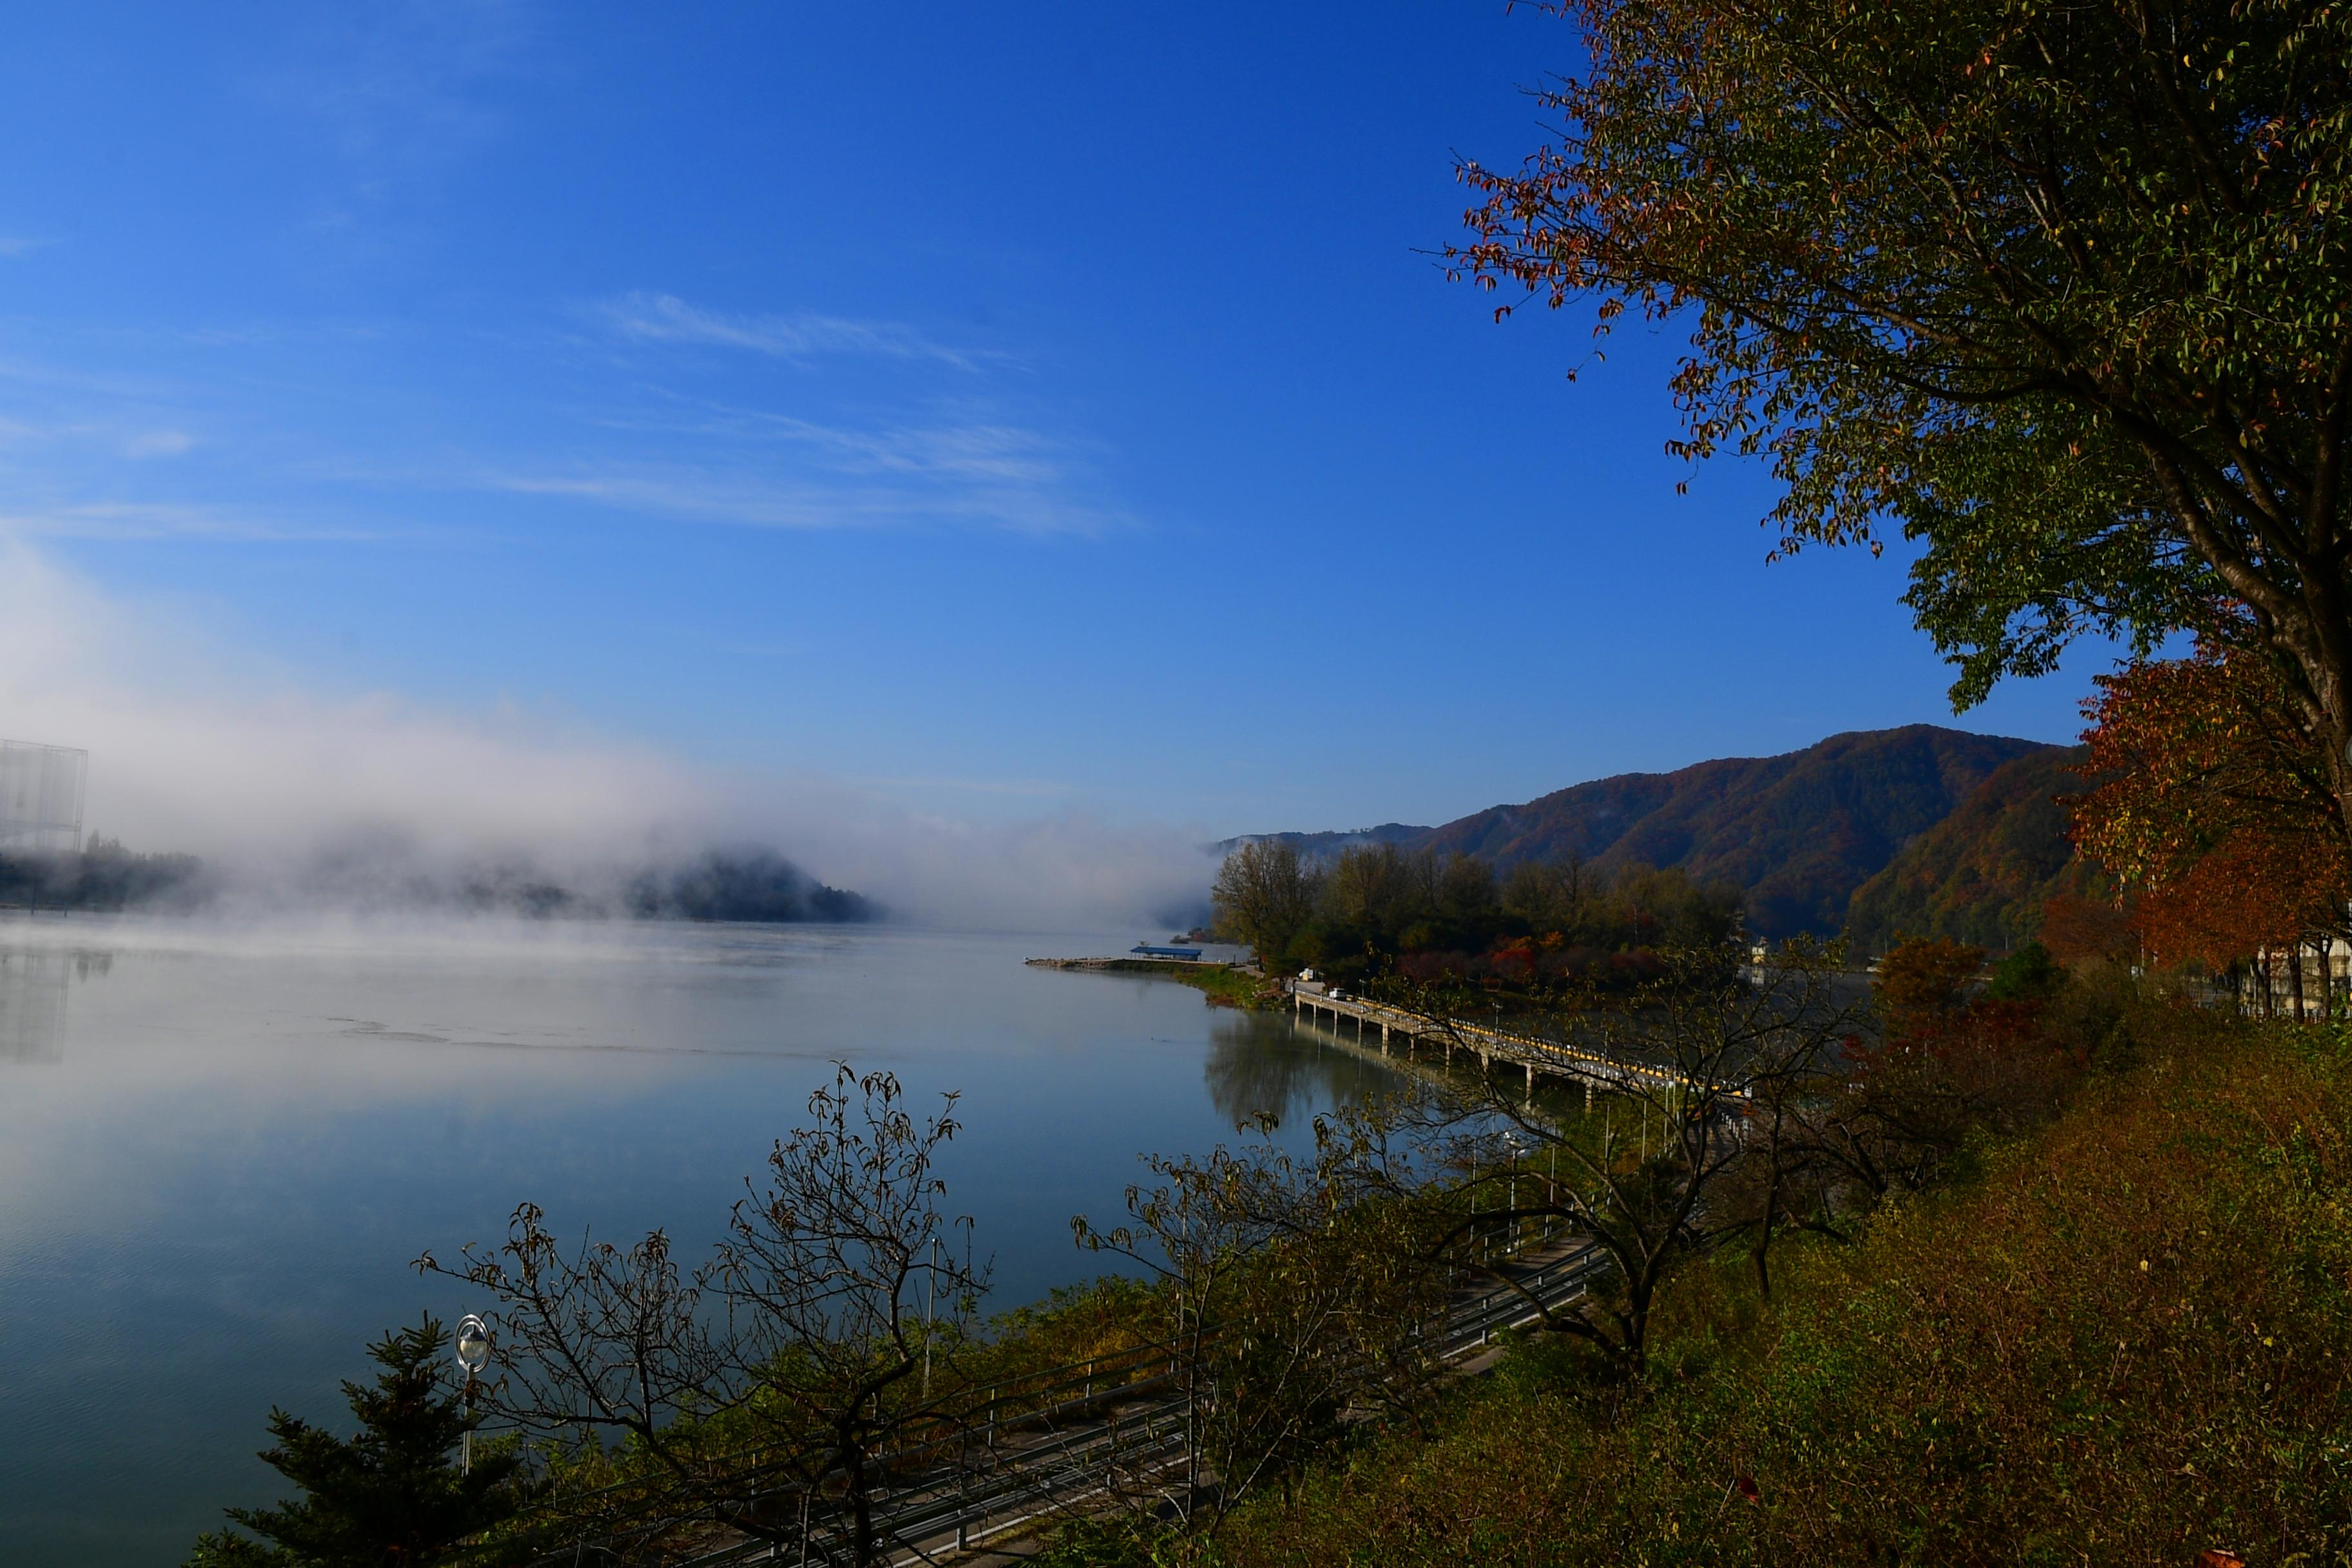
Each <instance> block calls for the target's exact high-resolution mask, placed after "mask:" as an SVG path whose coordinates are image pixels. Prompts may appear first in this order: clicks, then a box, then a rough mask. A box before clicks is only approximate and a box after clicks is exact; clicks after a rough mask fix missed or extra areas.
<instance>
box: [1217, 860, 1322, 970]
mask: <svg viewBox="0 0 2352 1568" xmlns="http://www.w3.org/2000/svg"><path fill="white" fill-rule="evenodd" d="M1320 890H1321V879H1320V878H1319V877H1318V876H1317V874H1316V872H1315V869H1314V868H1313V867H1311V866H1309V865H1307V863H1306V862H1305V861H1304V860H1302V859H1300V858H1299V855H1298V850H1297V847H1295V846H1292V845H1288V844H1284V843H1282V842H1280V841H1279V840H1276V839H1260V840H1257V841H1255V842H1253V843H1249V844H1244V845H1242V846H1240V847H1238V848H1236V849H1234V852H1233V853H1232V854H1230V855H1228V856H1226V857H1225V860H1224V864H1223V865H1222V866H1220V867H1218V868H1217V880H1216V885H1215V886H1214V888H1213V889H1211V893H1210V899H1211V903H1212V906H1213V909H1214V910H1215V911H1216V923H1217V929H1218V930H1219V931H1223V932H1225V933H1227V934H1229V935H1231V936H1233V937H1234V938H1236V939H1237V940H1239V941H1242V942H1247V943H1249V945H1250V946H1251V947H1252V948H1254V949H1255V950H1256V952H1257V961H1258V963H1259V964H1260V965H1261V966H1262V967H1263V968H1265V970H1267V971H1268V972H1270V973H1278V972H1279V971H1280V969H1281V965H1282V963H1283V959H1284V955H1285V953H1286V952H1287V951H1288V950H1289V947H1290V942H1291V939H1292V938H1293V937H1295V936H1297V934H1298V933H1299V931H1302V930H1303V929H1305V927H1306V925H1307V921H1309V920H1311V919H1313V918H1314V914H1315V901H1316V899H1317V897H1318V893H1319V892H1320Z"/></svg>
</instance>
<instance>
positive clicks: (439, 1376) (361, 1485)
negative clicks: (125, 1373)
mask: <svg viewBox="0 0 2352 1568" xmlns="http://www.w3.org/2000/svg"><path fill="white" fill-rule="evenodd" d="M448 1342H449V1336H448V1335H447V1333H446V1331H443V1329H442V1327H441V1325H440V1323H439V1322H438V1321H436V1320H434V1319H433V1318H430V1317H427V1318H426V1319H425V1321H423V1322H422V1323H420V1324H418V1325H417V1326H416V1327H415V1328H413V1329H396V1330H394V1331H391V1332H389V1333H387V1334H385V1335H384V1337H383V1339H381V1340H378V1341H377V1342H375V1343H373V1344H372V1345H370V1346H369V1347H368V1354H369V1356H370V1357H371V1358H373V1360H374V1361H375V1362H376V1363H378V1364H379V1365H381V1366H382V1367H383V1369H384V1370H383V1373H382V1374H381V1375H379V1376H378V1377H377V1378H376V1380H375V1385H374V1386H373V1387H372V1388H371V1387H364V1386H362V1385H361V1384H356V1383H352V1382H348V1381H347V1382H345V1383H344V1384H343V1396H344V1397H345V1398H346V1399H348V1400H349V1401H350V1402H351V1406H352V1414H353V1415H357V1416H358V1417H359V1421H360V1429H359V1433H358V1435H357V1436H353V1437H352V1438H351V1439H350V1440H349V1441H346V1440H344V1439H342V1438H341V1437H338V1436H334V1434H332V1433H331V1432H329V1431H328V1430H326V1429H325V1428H324V1427H320V1426H311V1425H310V1423H309V1422H307V1421H304V1420H302V1419H301V1418H300V1417H299V1416H296V1415H288V1414H287V1413H286V1412H285V1411H283V1410H275V1409H273V1410H272V1411H271V1412H270V1413H269V1435H270V1436H272V1437H274V1438H276V1439H277V1444H276V1446H275V1447H270V1448H267V1449H265V1450H263V1452H262V1455H261V1458H263V1459H264V1460H266V1461H267V1462H268V1464H269V1465H270V1466H271V1467H272V1468H275V1469H276V1470H278V1472H279V1473H280V1474H281V1475H283V1476H285V1477H286V1479H289V1480H290V1481H292V1482H293V1483H294V1484H295V1485H296V1486H298V1487H299V1488H300V1489H302V1491H303V1493H304V1494H305V1495H304V1496H303V1497H302V1498H301V1499H300V1500H298V1501H294V1502H289V1503H286V1504H283V1505H281V1506H279V1507H278V1508H267V1509H247V1508H233V1509H230V1510H227V1511H228V1517H229V1519H230V1521H232V1522H233V1523H236V1524H238V1525H242V1526H243V1527H244V1528H245V1529H246V1530H247V1531H251V1532H252V1534H253V1535H254V1536H258V1537H260V1540H258V1541H256V1540H253V1539H250V1538H249V1537H247V1536H242V1535H237V1534H235V1533H233V1532H231V1531H215V1532H212V1533H208V1534H206V1535H204V1536H202V1537H200V1538H199V1539H198V1540H197V1542H196V1549H195V1553H194V1556H192V1557H190V1558H189V1560H188V1563H187V1568H392V1565H394V1564H398V1565H400V1568H421V1565H423V1564H427V1563H457V1562H460V1561H468V1562H470V1561H476V1560H477V1559H475V1558H472V1557H469V1556H464V1555H462V1554H461V1549H460V1546H459V1543H460V1542H464V1541H465V1540H466V1539H467V1537H469V1536H473V1535H476V1534H478V1533H479V1532H480V1531H484V1530H487V1529H488V1528H489V1527H490V1526H492V1525H494V1524H497V1523H499V1522H500V1521H503V1520H506V1519H509V1518H511V1517H512V1516H513V1514H514V1513H515V1511H516V1510H517V1509H519V1508H520V1506H521V1504H522V1502H523V1500H524V1499H525V1497H526V1495H527V1488H526V1486H525V1485H524V1483H523V1480H522V1478H521V1477H520V1473H519V1472H520V1469H521V1465H522V1461H521V1459H520V1458H518V1457H517V1456H515V1455H512V1454H505V1453H489V1454H478V1455H477V1456H476V1457H475V1459H474V1465H473V1469H472V1471H471V1473H470V1474H469V1473H467V1472H465V1471H463V1470H461V1469H460V1468H459V1466H458V1463H457V1459H456V1458H455V1457H454V1451H455V1450H456V1449H457V1446H458V1442H459V1440H460V1438H461V1437H462V1436H464V1434H465V1433H466V1432H467V1429H468V1428H469V1427H471V1426H473V1425H474V1424H475V1422H476V1421H477V1420H478V1419H479V1418H478V1417H473V1416H468V1415H465V1414H463V1413H462V1411H461V1404H460V1399H459V1396H458V1394H457V1392H455V1391H453V1390H452V1389H451V1388H450V1387H449V1380H448V1378H447V1376H446V1373H445V1371H444V1367H443V1363H442V1361H441V1357H442V1355H443V1353H444V1352H445V1351H446V1346H447V1345H448Z"/></svg>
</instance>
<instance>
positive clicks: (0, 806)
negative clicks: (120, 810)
mask: <svg viewBox="0 0 2352 1568" xmlns="http://www.w3.org/2000/svg"><path fill="white" fill-rule="evenodd" d="M88 779H89V752H83V751H77V750H75V749H74V748H72V747H70V746H43V745H38V744H36V743H35V742H30V741H0V854H18V855H22V854H62V855H70V854H72V853H73V852H74V851H76V850H78V849H79V848H80V847H81V792H82V785H83V784H84V783H85V782H87V780H88Z"/></svg>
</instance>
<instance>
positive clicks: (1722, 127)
mask: <svg viewBox="0 0 2352 1568" xmlns="http://www.w3.org/2000/svg"><path fill="white" fill-rule="evenodd" d="M1555 9H1557V10H1558V11H1559V13H1560V14H1562V15H1564V16H1567V17H1568V18H1569V19H1570V20H1571V21H1572V22H1573V23H1574V24H1575V25H1576V26H1577V28H1578V30H1579V31H1580V34H1581V39H1580V42H1581V45H1582V51H1581V52H1582V55H1583V58H1584V59H1585V61H1586V62H1587V63H1586V65H1585V67H1584V68H1583V69H1582V70H1581V71H1580V72H1579V73H1577V74H1574V75H1572V76H1570V77H1568V78H1565V79H1559V80H1558V81H1557V82H1556V83H1554V84H1553V85H1552V86H1550V87H1549V88H1548V89H1545V90H1544V91H1543V92H1542V93H1541V94H1540V95H1539V96H1540V98H1541V99H1542V100H1543V101H1544V103H1545V105H1546V107H1548V108H1549V110H1551V111H1553V113H1554V114H1556V115H1557V117H1558V119H1559V122H1560V123H1561V125H1562V127H1563V129H1562V131H1561V133H1560V134H1559V138H1558V140H1557V141H1556V142H1555V143H1554V144H1553V145H1550V146H1549V147H1546V148H1544V149H1542V150H1541V151H1539V152H1538V153H1536V154H1535V155H1534V156H1533V157H1532V158H1531V159H1530V160H1528V162H1527V163H1525V164H1524V165H1523V166H1521V167H1520V168H1518V169H1517V170H1511V171H1493V170H1488V169H1486V168H1484V167H1481V166H1479V165H1477V164H1475V163H1473V164H1468V165H1465V167H1464V168H1463V170H1462V175H1463V177H1464V179H1465V181H1466V182H1467V183H1468V184H1470V185H1471V186H1472V187H1473V188H1474V189H1475V191H1477V192H1478V193H1479V195H1480V197H1481V200H1480V203H1479V205H1477V206H1475V208H1474V209H1473V210H1472V211H1471V212H1470V214H1469V215H1468V216H1469V222H1470V224H1471V226H1472V228H1473V231H1474V236H1475V237H1474V238H1473V239H1472V240H1471V241H1470V242H1469V243H1466V244H1465V245H1463V246H1461V247H1456V248H1455V249H1454V252H1453V253H1452V256H1453V259H1454V265H1455V268H1456V271H1457V274H1458V275H1466V276H1470V277H1473V278H1475V279H1476V280H1477V281H1478V282H1480V283H1483V284H1485V285H1487V286H1489V287H1507V288H1511V289H1524V290H1526V291H1527V293H1528V296H1529V297H1531V298H1533V299H1538V300H1547V301H1548V302H1549V303H1550V304H1552V305H1555V306H1559V305H1565V304H1568V303H1570V302H1571V301H1588V300H1589V301H1594V302H1597V305H1598V330H1599V331H1601V332H1604V333H1605V332H1606V331H1609V330H1610V328H1611V326H1612V323H1614V322H1615V321H1619V320H1621V319H1622V317H1623V316H1625V315H1626V314H1627V313H1628V312H1631V313H1633V314H1634V315H1637V316H1639V317H1642V318H1644V319H1647V320H1649V321H1669V320H1670V321H1675V323H1677V324H1682V323H1687V325H1688V326H1689V328H1690V331H1691V337H1690V346H1689V350H1688V352H1687V353H1685V355H1684V357H1683V359H1682V361H1681V364H1680V367H1679V369H1678V371H1677V373H1676V374H1675V378H1674V382H1673V387H1674V392H1675V396H1676V398H1677V401H1678V403H1679V405H1680V406H1681V408H1682V410H1683V413H1684V416H1685V430H1686V434H1685V438H1683V439H1682V440H1680V441H1678V442H1676V443H1675V449H1676V450H1678V451H1680V452H1682V453H1683V454H1685V455H1687V456H1690V457H1692V458H1701V457H1706V456H1708V455H1712V454H1715V453H1717V452H1722V451H1733V452H1738V453H1742V454H1747V455H1752V456H1760V457H1763V458H1767V459H1768V460H1769V462H1770V463H1771V464H1772V466H1773V468H1774V471H1775V474H1776V476H1777V478H1778V479H1779V480H1780V486H1781V494H1780V501H1779V504H1778V506H1777V507H1776V509H1775V510H1774V511H1773V513H1772V517H1771V521H1773V522H1774V523H1776V524H1777V525H1778V527H1779V529H1780V534H1781V540H1782V547H1783V548H1784V549H1795V548H1797V547H1799V546H1801V545H1802V544H1805V543H1808V542H1827V543H1851V542H1861V543H1865V544H1868V545H1869V546H1870V547H1871V548H1873V549H1876V548H1878V547H1879V544H1880V542H1881V541H1882V540H1883V539H1884V537H1885V534H1886V532H1887V531H1889V530H1890V529H1894V528H1899V529H1900V531H1902V532H1903V534H1905V535H1906V537H1908V538H1910V539H1912V540H1914V541H1916V542H1919V543H1921V544H1923V545H1924V546H1925V550H1924V552H1923V553H1922V555H1921V556H1920V557H1919V559H1918V561H1917V563H1916V565H1915V567H1914V569H1913V575H1912V585H1911V588H1910V591H1909V593H1908V595H1907V601H1908V603H1909V604H1910V605H1912V607H1913V609H1914V611H1915V612H1916V616H1917V617H1918V619H1919V621H1920V624H1921V625H1922V626H1924V627H1925V629H1927V631H1928V632H1929V633H1930V634H1931V635H1932V636H1933V637H1935V639H1936V640H1937V645H1938V646H1939V647H1941V649H1942V650H1943V651H1944V652H1945V653H1946V654H1947V655H1948V657H1949V658H1953V659H1954V660H1955V661H1956V662H1957V664H1958V681H1957V683H1956V685H1955V686H1954V688H1953V696H1954V700H1955V701H1956V702H1958V704H1960V705H1962V706H1966V705H1968V704H1969V703H1973V702H1975V701H1977V700H1981V699H1982V698H1983V697H1984V695H1985V694H1986V692H1987V691H1988V690H1989V689H1990V687H1991V685H1992V684H1993V682H1994V681H1995V680H1996V679H1999V678H2000V677H2001V676H2002V675H2004V674H2011V673H2018V674H2029V675H2030V674H2038V673H2041V672H2043V671H2046V670H2048V669H2050V668H2053V665H2054V663H2055V661H2056V660H2057V658H2058V657H2059V655H2060V653H2061V651H2062V650H2063V647H2065V646H2066V645H2067V644H2068V642H2069V641H2070V640H2072V639H2073V638H2074V637H2077V636H2079V635H2081V634H2083V633H2084V632H2100V633H2108V634H2120V635H2126V636H2128V637H2131V638H2133V639H2134V640H2135V641H2136V642H2137V643H2138V645H2139V646H2140V647H2142V649H2143V650H2146V649H2147V648H2149V647H2153V645H2154V644H2155V643H2156V642H2157V641H2158V640H2159V639H2161V638H2162V637H2164V636H2165V635H2167V634H2168V633H2169V632H2171V631H2173V630H2175V629H2178V628H2179V627H2182V626H2210V625H2212V624H2215V623H2217V622H2219V621H2227V620H2229V619H2231V618H2233V617H2234V616H2236V614H2237V611H2236V610H2235V609H2234V608H2233V607H2232V606H2242V609H2243V615H2244V617H2245V623H2246V625H2247V626H2248V628H2249V630H2250V632H2251V634H2252V637H2253V638H2254V639H2255V640H2256V641H2257V642H2258V643H2259V644H2260V645H2261V646H2262V647H2264V648H2265V649H2267V650H2268V651H2269V652H2270V653H2271V654H2272V655H2273V656H2274V657H2275V658H2277V659H2278V661H2279V664H2280V667H2281V668H2282V670H2283V672H2284V677H2285V679H2286V682H2287V686H2288V693H2289V696H2290V698H2291V700H2292V701H2293V704H2294V709H2295V711H2296V712H2297V713H2298V715H2299V716H2300V719H2301V721H2302V722H2303V723H2304V724H2305V726H2306V727H2307V728H2308V730H2309V731H2310V732H2311V733H2312V735H2313V736H2314V737H2315V740H2316V741H2317V742H2321V745H2320V747H2319V750H2320V751H2321V752H2322V754H2323V755H2324V756H2325V758H2326V763H2327V766H2328V768H2329V784H2330V789H2331V793H2332V795H2334V797H2335V802H2336V818H2337V824H2338V828H2339V831H2340V830H2342V828H2343V825H2344V824H2345V823H2346V822H2347V821H2352V763H2347V758H2346V744H2347V741H2352V508H2348V507H2347V499H2346V488H2345V479H2346V474H2345V458H2346V434H2347V428H2346V426H2347V410H2352V11H2347V9H2346V8H2344V7H2342V6H2339V5H2311V4H2307V3H2305V0H2091V3H2089V4H2072V3H2070V4H2063V5H2061V4H2055V3H2053V0H1838V3H1835V4H1832V3H1828V0H1796V3H1794V4H1771V5H1766V4H1761V3H1759V0H1564V3H1563V4H1560V5H1557V6H1556V7H1555ZM1511 308H1512V306H1511V305H1510V304H1508V303H1507V304H1505V305H1504V307H1503V311H1504V313H1507V312H1508V311H1509V310H1510V309H1511ZM2217 612H2218V613H2217Z"/></svg>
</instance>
